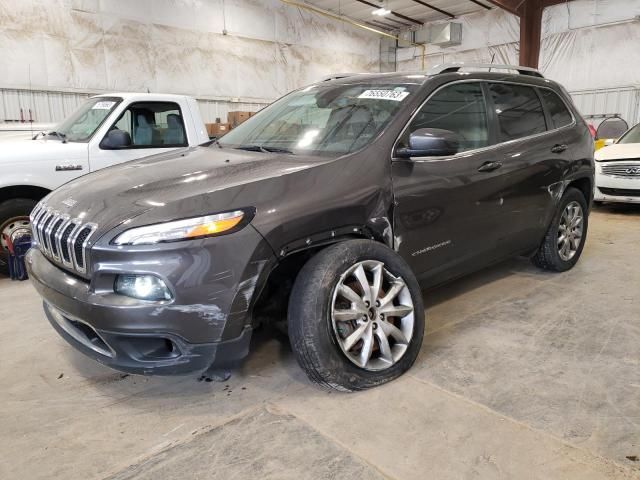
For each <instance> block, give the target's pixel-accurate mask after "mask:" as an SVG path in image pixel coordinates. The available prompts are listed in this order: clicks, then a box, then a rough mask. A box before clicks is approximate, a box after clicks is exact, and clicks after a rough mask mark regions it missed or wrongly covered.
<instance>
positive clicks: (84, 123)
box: [49, 97, 122, 142]
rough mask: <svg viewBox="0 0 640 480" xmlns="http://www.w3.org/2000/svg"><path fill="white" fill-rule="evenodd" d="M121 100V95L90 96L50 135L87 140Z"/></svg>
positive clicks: (72, 139)
mask: <svg viewBox="0 0 640 480" xmlns="http://www.w3.org/2000/svg"><path fill="white" fill-rule="evenodd" d="M121 101H122V99H121V98H119V97H94V98H90V99H89V100H87V101H86V102H84V103H83V104H82V105H80V107H78V109H77V110H76V111H75V112H73V113H72V114H71V115H70V116H68V117H67V118H66V119H65V120H63V121H62V123H60V124H59V125H56V127H55V129H54V130H53V131H52V132H49V135H53V136H59V137H61V138H64V140H66V141H69V142H86V141H88V140H89V139H90V138H91V136H92V135H93V134H94V133H95V131H96V130H97V129H98V127H99V126H100V125H102V122H104V120H105V119H106V118H107V117H108V116H109V115H110V114H111V112H112V111H113V110H114V108H116V106H117V105H118V104H119V103H120V102H121Z"/></svg>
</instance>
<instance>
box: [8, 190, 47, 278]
mask: <svg viewBox="0 0 640 480" xmlns="http://www.w3.org/2000/svg"><path fill="white" fill-rule="evenodd" d="M36 203H38V202H37V201H35V200H31V199H30V198H12V199H11V200H6V201H5V202H2V203H0V273H4V274H7V273H8V272H9V267H8V264H7V261H8V257H9V249H8V245H7V238H11V237H12V236H14V235H19V234H20V233H28V232H30V231H31V224H30V221H29V214H30V213H31V210H33V208H34V207H35V206H36Z"/></svg>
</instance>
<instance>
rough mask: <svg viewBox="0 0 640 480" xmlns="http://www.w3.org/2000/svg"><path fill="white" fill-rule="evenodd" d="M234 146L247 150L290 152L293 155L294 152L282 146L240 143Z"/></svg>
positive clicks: (237, 148)
mask: <svg viewBox="0 0 640 480" xmlns="http://www.w3.org/2000/svg"><path fill="white" fill-rule="evenodd" d="M234 148H235V149H236V150H247V151H248V152H263V153H288V154H289V155H293V152H292V151H291V150H287V149H286V148H280V147H265V146H262V145H240V146H238V147H234Z"/></svg>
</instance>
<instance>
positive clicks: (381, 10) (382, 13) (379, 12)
mask: <svg viewBox="0 0 640 480" xmlns="http://www.w3.org/2000/svg"><path fill="white" fill-rule="evenodd" d="M371 13H372V14H373V15H377V16H379V17H384V16H386V15H389V14H390V13H391V10H387V9H386V8H384V7H382V8H378V9H377V10H374V11H373V12H371Z"/></svg>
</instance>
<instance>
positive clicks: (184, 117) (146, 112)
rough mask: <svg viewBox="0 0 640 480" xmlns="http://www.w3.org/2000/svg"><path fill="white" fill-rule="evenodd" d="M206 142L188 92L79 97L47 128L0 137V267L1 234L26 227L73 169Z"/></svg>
mask: <svg viewBox="0 0 640 480" xmlns="http://www.w3.org/2000/svg"><path fill="white" fill-rule="evenodd" d="M207 141H209V137H208V136H207V130H206V127H205V125H204V122H203V121H202V118H201V116H200V110H199V109H198V104H197V102H196V100H195V99H194V98H191V97H187V96H184V95H166V94H153V93H114V94H109V95H98V96H95V97H91V98H89V99H87V100H86V102H85V103H83V104H82V105H81V106H80V107H79V108H78V109H77V110H76V111H75V112H74V113H73V114H71V115H70V116H69V117H68V118H66V119H65V120H64V121H62V123H60V124H58V125H57V126H55V127H54V129H53V130H51V131H47V132H41V133H38V134H36V135H35V136H34V138H33V139H28V140H25V139H19V140H4V141H2V142H1V143H0V169H1V172H0V244H1V248H0V271H3V270H6V256H7V253H8V250H7V243H6V240H5V239H6V238H12V236H14V237H15V235H16V234H17V233H19V232H22V231H25V230H28V229H29V213H30V212H31V210H32V209H33V207H34V206H35V205H36V203H37V202H38V201H39V200H40V199H41V198H42V197H44V196H45V195H47V194H48V193H49V192H50V191H51V190H54V189H55V188H58V187H59V186H60V185H62V184H63V183H66V182H68V181H70V180H73V179H74V178H76V177H79V176H80V175H84V174H86V173H89V172H93V171H96V170H99V169H101V168H105V167H108V166H110V165H115V164H118V163H122V162H127V161H129V160H134V159H137V158H141V157H146V156H148V155H153V154H156V153H162V152H166V151H169V150H172V149H177V148H181V147H187V146H195V145H200V144H202V143H205V142H207Z"/></svg>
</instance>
